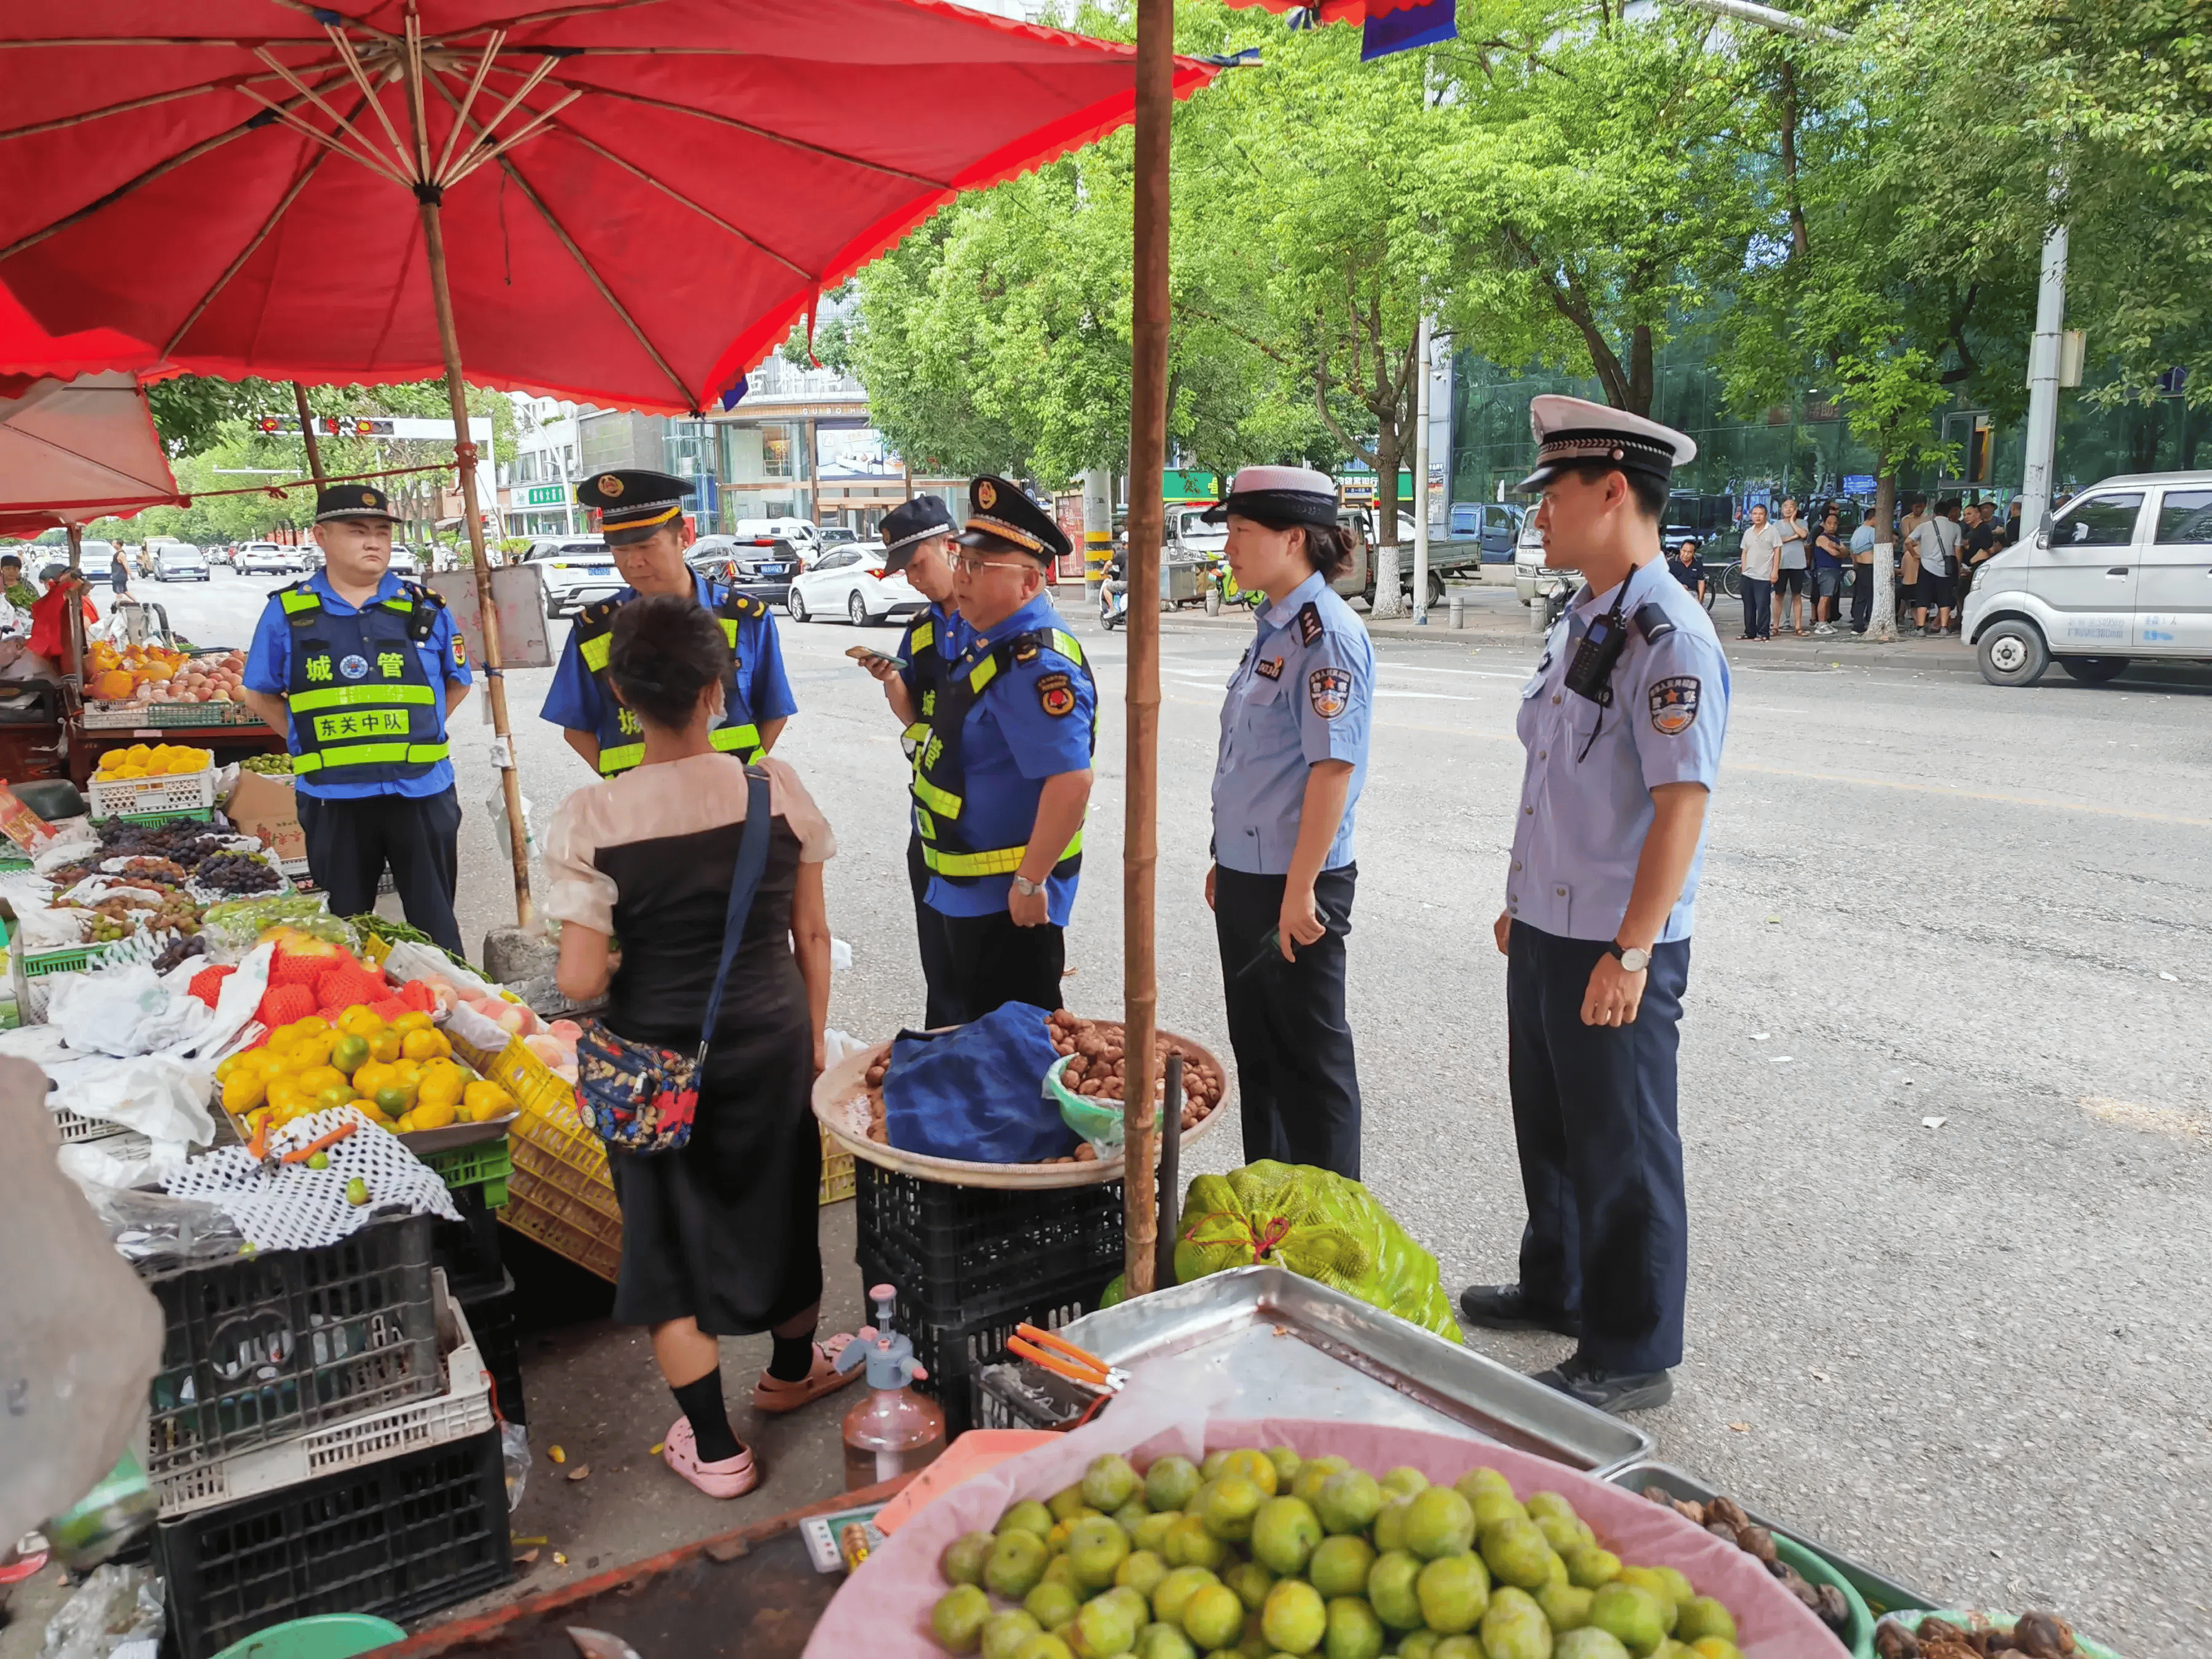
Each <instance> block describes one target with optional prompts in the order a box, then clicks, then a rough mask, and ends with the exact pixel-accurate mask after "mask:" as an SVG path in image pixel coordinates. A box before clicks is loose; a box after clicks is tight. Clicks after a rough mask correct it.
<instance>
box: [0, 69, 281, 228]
mask: <svg viewBox="0 0 2212 1659" xmlns="http://www.w3.org/2000/svg"><path fill="white" fill-rule="evenodd" d="M239 90H240V91H241V92H244V91H246V88H243V87H241V88H239ZM248 95H249V96H250V95H251V94H248ZM290 107H291V106H289V105H288V106H285V109H287V110H288V109H289V108H290ZM284 112H285V110H279V111H278V114H279V115H282V114H283V113H284ZM258 122H259V118H258V116H257V117H256V118H254V120H252V121H241V122H240V123H239V125H236V126H234V127H233V128H231V129H230V130H229V131H227V132H218V133H214V134H212V135H210V137H205V138H203V139H201V140H200V141H199V143H196V144H187V145H186V146H185V148H184V149H180V150H179V151H178V152H177V153H176V154H175V155H171V156H167V157H165V158H164V159H163V160H161V161H156V162H155V163H154V165H153V166H152V167H148V168H147V169H146V170H145V171H144V172H143V173H140V174H138V175H137V177H136V178H133V179H125V180H124V181H123V182H122V183H121V184H119V185H116V187H115V188H114V189H113V190H111V191H108V192H107V193H106V195H104V196H100V197H95V198H94V200H92V201H89V202H87V203H86V204H84V205H83V206H82V207H81V208H79V209H77V210H76V211H75V212H74V213H67V214H64V215H63V216H61V217H60V218H58V219H57V220H55V221H54V222H52V224H50V225H43V226H41V227H40V228H38V229H37V230H34V231H33V232H31V234H29V235H27V236H23V237H19V238H18V239H17V240H15V241H13V242H10V243H9V245H8V246H5V247H0V260H5V259H12V258H15V256H16V255H17V254H19V253H21V252H23V250H24V249H26V248H28V247H35V246H38V244H40V242H43V241H45V240H46V238H47V237H49V236H52V235H56V234H59V233H60V232H62V231H64V230H67V229H68V228H70V226H71V225H74V224H77V223H79V222H82V221H83V220H86V219H88V218H90V217H91V216H93V215H94V214H95V213H97V212H99V211H100V210H101V209H102V208H105V207H106V206H107V205H108V204H110V203H112V202H117V201H120V200H121V199H122V198H123V197H125V196H128V195H129V194H130V193H131V191H134V190H137V189H138V188H139V187H140V186H141V185H150V184H152V183H153V182H154V181H155V179H159V178H161V177H163V176H164V175H166V174H168V173H174V172H175V171H176V170H177V169H178V168H179V167H185V166H187V165H189V164H190V163H191V162H193V161H197V160H199V158H200V157H201V156H203V155H206V154H207V153H208V152H209V151H210V150H213V149H221V148H222V146H223V145H225V144H227V143H230V142H231V140H233V139H234V138H240V137H244V136H245V135H246V133H248V132H252V131H258Z"/></svg>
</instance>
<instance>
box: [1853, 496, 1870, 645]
mask: <svg viewBox="0 0 2212 1659" xmlns="http://www.w3.org/2000/svg"><path fill="white" fill-rule="evenodd" d="M1874 544H1875V528H1874V509H1873V508H1872V507H1868V508H1867V509H1866V510H1865V511H1864V512H1863V513H1860V515H1859V527H1858V528H1857V530H1854V531H1853V532H1851V632H1852V633H1854V634H1863V633H1865V632H1866V631H1867V629H1869V628H1871V627H1872V626H1873V625H1874Z"/></svg>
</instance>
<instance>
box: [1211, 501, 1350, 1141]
mask: <svg viewBox="0 0 2212 1659" xmlns="http://www.w3.org/2000/svg"><path fill="white" fill-rule="evenodd" d="M1206 517H1207V518H1209V519H1211V520H1215V521H1217V522H1218V521H1219V520H1221V519H1224V518H1226V519H1227V520H1229V546H1228V558H1229V568H1230V570H1231V573H1232V574H1234V575H1235V576H1236V578H1237V586H1240V587H1242V588H1243V589H1245V590H1246V591H1247V592H1259V593H1264V594H1265V595H1266V596H1267V604H1266V605H1265V606H1264V607H1263V608H1262V609H1261V611H1260V614H1259V617H1258V618H1257V621H1258V624H1259V631H1258V637H1257V638H1256V639H1255V640H1254V641H1253V642H1252V644H1251V646H1250V647H1249V648H1248V649H1247V650H1246V651H1245V653H1244V656H1243V660H1242V661H1240V662H1239V663H1238V664H1237V671H1236V672H1235V673H1234V674H1232V675H1231V676H1230V679H1229V696H1228V699H1227V700H1226V701H1225V702H1224V703H1223V704H1222V708H1221V751H1220V758H1219V760H1218V763H1217V764H1216V765H1215V768H1214V773H1213V860H1214V863H1213V868H1212V869H1211V870H1209V871H1208V872H1206V902H1207V903H1208V904H1210V905H1212V907H1213V923H1214V932H1215V934H1216V936H1217V937H1218V939H1219V941H1220V945H1221V974H1222V979H1223V981H1224V986H1225V993H1226V1000H1227V1002H1228V1005H1229V1041H1230V1045H1231V1047H1232V1048H1234V1049H1235V1050H1236V1052H1237V1085H1238V1087H1239V1088H1240V1090H1241V1091H1242V1092H1243V1118H1244V1156H1245V1158H1247V1159H1248V1160H1251V1159H1259V1158H1277V1159H1279V1160H1281V1161H1282V1162H1284V1163H1286V1164H1316V1165H1318V1166H1319V1167H1320V1168H1322V1169H1324V1170H1334V1171H1335V1172H1336V1173H1337V1174H1339V1175H1340V1176H1348V1177H1350V1178H1351V1179H1352V1180H1354V1181H1356V1180H1358V1178H1359V1079H1358V1076H1357V1075H1356V1074H1355V1073H1354V1071H1353V1066H1352V1028H1351V1027H1350V1026H1349V1025H1347V1024H1346V1023H1345V1017H1344V940H1345V935H1346V934H1347V933H1350V932H1351V931H1352V886H1353V884H1354V883H1355V881H1356V880H1357V879H1358V873H1359V869H1358V866H1357V865H1356V864H1354V863H1353V862H1352V809H1353V808H1354V806H1355V805H1357V804H1358V799H1359V786H1360V782H1361V781H1362V779H1363V777H1364V775H1365V773H1366V770H1367V728H1368V718H1369V711H1370V704H1371V702H1372V699H1373V693H1374V685H1375V650H1374V647H1372V646H1371V645H1370V644H1369V643H1368V639H1367V630H1366V629H1364V628H1362V627H1361V626H1360V625H1359V619H1358V617H1355V616H1353V615H1352V609H1351V607H1350V606H1348V605H1346V604H1345V602H1344V601H1343V600H1342V599H1339V598H1338V597H1337V596H1336V595H1335V594H1334V592H1331V591H1330V590H1329V586H1328V584H1329V580H1330V578H1331V577H1333V576H1335V575H1337V574H1339V573H1340V572H1341V571H1342V569H1343V568H1344V565H1345V562H1346V551H1345V548H1344V544H1343V543H1342V541H1340V539H1339V538H1338V532H1337V527H1336V486H1335V485H1334V483H1331V482H1330V481H1329V480H1328V478H1327V477H1324V476H1323V475H1322V474H1321V473H1319V472H1315V471H1310V470H1309V469H1308V468H1305V467H1302V466H1248V467H1246V468H1245V469H1244V470H1243V471H1241V472H1239V473H1238V474H1237V476H1236V477H1234V478H1232V479H1231V481H1230V485H1229V495H1228V497H1227V499H1226V500H1225V501H1222V502H1221V503H1220V505H1218V507H1213V508H1212V509H1211V510H1210V511H1209V512H1208V513H1206Z"/></svg>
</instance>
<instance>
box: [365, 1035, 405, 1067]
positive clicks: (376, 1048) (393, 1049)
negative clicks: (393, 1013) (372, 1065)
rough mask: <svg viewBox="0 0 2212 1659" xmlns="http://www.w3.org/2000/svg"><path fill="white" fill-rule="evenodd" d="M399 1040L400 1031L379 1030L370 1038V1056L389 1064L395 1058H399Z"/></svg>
mask: <svg viewBox="0 0 2212 1659" xmlns="http://www.w3.org/2000/svg"><path fill="white" fill-rule="evenodd" d="M399 1042H400V1036H399V1033H398V1032H397V1031H391V1030H384V1031H379V1032H378V1033H377V1034H376V1035H375V1036H373V1037H371V1038H369V1040H368V1054H369V1058H370V1059H371V1060H378V1061H380V1062H382V1063H383V1064H384V1065H386V1066H389V1065H390V1064H391V1063H392V1061H393V1060H397V1059H398V1058H399Z"/></svg>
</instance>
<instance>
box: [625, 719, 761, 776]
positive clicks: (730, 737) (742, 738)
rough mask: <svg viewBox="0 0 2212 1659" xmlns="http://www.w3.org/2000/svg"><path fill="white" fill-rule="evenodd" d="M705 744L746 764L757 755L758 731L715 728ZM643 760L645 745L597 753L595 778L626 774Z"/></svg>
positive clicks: (637, 743)
mask: <svg viewBox="0 0 2212 1659" xmlns="http://www.w3.org/2000/svg"><path fill="white" fill-rule="evenodd" d="M707 741H708V742H709V743H711V744H714V747H715V748H716V749H719V750H721V751H722V752H723V753H725V754H728V753H730V752H732V751H733V750H734V751H735V752H736V753H737V754H738V755H740V756H742V757H744V759H746V760H748V761H750V760H751V759H753V758H754V757H756V756H757V754H758V753H759V752H760V728H759V727H758V726H716V727H715V728H714V730H713V731H712V732H709V733H708V736H707ZM644 760H645V741H644V739H643V738H640V739H639V740H638V741H637V742H635V743H618V744H616V745H615V746H614V747H613V748H611V749H602V750H599V775H600V776H601V777H603V778H607V777H612V776H613V775H615V774H616V773H617V772H627V771H628V770H629V769H630V768H631V767H633V766H637V765H641V764H642V763H643V762H644Z"/></svg>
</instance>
